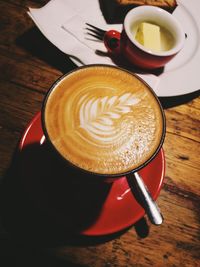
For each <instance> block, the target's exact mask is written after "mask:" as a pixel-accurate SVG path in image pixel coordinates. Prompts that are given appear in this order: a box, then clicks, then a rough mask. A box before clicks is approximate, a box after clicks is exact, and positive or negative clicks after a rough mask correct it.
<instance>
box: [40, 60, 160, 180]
mask: <svg viewBox="0 0 200 267" xmlns="http://www.w3.org/2000/svg"><path fill="white" fill-rule="evenodd" d="M42 126H43V131H44V135H45V137H46V140H47V142H48V143H49V144H50V145H51V147H52V148H53V151H54V152H55V153H57V155H58V157H59V158H60V159H62V160H64V163H65V164H66V166H71V167H72V168H74V169H76V170H77V171H80V173H81V172H82V173H83V174H85V173H86V174H88V175H89V176H91V177H94V179H96V178H95V177H98V179H102V180H104V179H107V178H108V179H115V178H118V177H122V176H124V175H128V174H130V173H132V172H136V171H138V170H139V169H141V168H143V167H144V166H146V165H147V164H148V163H149V162H150V161H151V160H152V159H153V158H154V157H155V156H156V154H157V153H158V152H159V150H160V149H161V146H162V144H163V141H164V136H165V117H164V112H163V109H162V107H161V105H160V103H159V100H158V98H157V97H156V95H155V93H154V92H153V90H152V89H151V88H150V86H149V85H147V84H146V83H145V82H144V81H143V80H142V79H141V78H139V77H138V76H137V75H135V74H133V73H131V72H129V71H127V70H124V69H121V68H119V67H114V66H110V65H88V66H83V67H79V68H77V69H75V70H73V71H71V72H69V73H67V74H65V75H63V76H62V77H60V78H59V79H58V80H57V81H56V82H55V83H54V84H53V86H52V87H51V88H50V90H49V91H48V93H47V95H46V97H45V99H44V102H43V107H42Z"/></svg>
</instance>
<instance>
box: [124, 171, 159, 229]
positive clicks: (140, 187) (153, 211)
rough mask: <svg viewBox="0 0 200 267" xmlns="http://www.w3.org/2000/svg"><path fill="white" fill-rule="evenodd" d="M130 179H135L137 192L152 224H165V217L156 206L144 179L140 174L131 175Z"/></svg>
mask: <svg viewBox="0 0 200 267" xmlns="http://www.w3.org/2000/svg"><path fill="white" fill-rule="evenodd" d="M128 179H134V180H135V181H134V182H135V183H134V184H135V185H136V187H137V191H138V194H139V197H140V200H141V201H142V204H143V205H142V206H143V208H144V209H145V211H146V213H147V216H148V218H149V220H150V221H151V223H153V224H155V225H160V224H162V222H163V216H162V214H161V212H160V210H159V208H158V206H157V204H156V202H155V201H154V200H153V198H152V196H151V194H150V193H149V191H148V189H147V187H146V185H145V184H144V182H143V180H142V177H141V176H140V175H139V173H138V172H135V173H132V174H129V176H128Z"/></svg>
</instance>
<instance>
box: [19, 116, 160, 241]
mask: <svg viewBox="0 0 200 267" xmlns="http://www.w3.org/2000/svg"><path fill="white" fill-rule="evenodd" d="M44 141H45V139H44V135H43V131H42V126H41V113H40V112H39V113H38V114H36V116H35V117H34V118H33V120H32V121H31V122H30V124H29V125H28V127H27V129H26V131H25V133H24V135H23V136H22V139H21V142H20V144H19V151H20V153H23V151H25V150H26V148H27V147H30V146H32V147H34V146H38V147H44ZM24 161H25V162H23V164H21V168H22V169H23V170H22V173H23V174H24V173H25V175H24V176H25V177H26V178H25V179H28V176H29V174H30V173H31V175H36V174H35V171H36V170H37V168H38V170H37V171H38V172H39V171H40V170H39V169H40V168H41V166H42V164H43V163H42V162H41V163H40V164H37V163H35V162H34V160H29V162H28V157H27V156H26V157H25V160H24ZM164 172H165V158H164V152H163V150H162V149H161V150H160V152H159V153H158V155H157V156H156V157H155V159H154V160H153V161H151V163H149V164H148V166H146V167H145V168H143V169H142V170H141V171H139V173H140V175H141V176H142V177H143V180H144V182H145V183H146V185H147V187H148V189H149V191H150V192H151V194H152V197H153V198H154V199H156V198H157V197H158V195H159V192H160V189H161V186H162V183H163V178H164ZM39 186H40V185H38V182H37V186H36V187H37V190H40V188H39ZM29 187H31V186H30V185H29ZM36 187H35V188H36ZM40 191H41V190H40ZM38 195H39V194H38V193H37V194H36V195H34V197H35V200H36V201H38ZM70 200H71V199H70ZM72 201H73V200H72ZM41 202H42V200H40V204H41ZM70 205H71V203H70ZM72 205H73V204H72ZM91 205H92V204H91ZM68 206H69V205H68ZM75 206H76V205H75ZM66 213H67V211H66ZM144 214H145V212H144V210H143V208H142V207H141V206H140V205H139V204H138V203H137V201H136V200H135V198H134V197H133V194H132V192H131V189H130V188H129V185H128V183H127V180H126V177H122V178H120V179H117V180H116V181H115V182H113V183H112V184H111V185H110V188H109V191H108V193H107V195H106V196H105V198H104V200H103V202H102V204H101V206H100V208H99V210H98V215H97V216H96V217H95V220H93V221H92V223H90V224H89V225H87V226H85V228H83V229H81V231H80V232H79V234H82V235H89V236H97V235H98V236H99V235H107V234H112V233H115V232H118V231H121V230H123V229H125V228H127V227H129V226H131V225H133V224H134V223H135V222H137V221H138V220H139V219H140V218H142V217H143V216H144Z"/></svg>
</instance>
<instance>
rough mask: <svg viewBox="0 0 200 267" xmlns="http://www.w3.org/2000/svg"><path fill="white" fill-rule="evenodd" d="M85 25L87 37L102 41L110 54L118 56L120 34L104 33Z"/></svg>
mask: <svg viewBox="0 0 200 267" xmlns="http://www.w3.org/2000/svg"><path fill="white" fill-rule="evenodd" d="M86 25H87V27H86V30H87V31H88V32H87V33H88V35H90V36H92V37H94V38H96V39H97V40H100V41H103V42H104V45H105V47H106V48H107V50H108V52H109V53H110V54H112V55H119V54H120V37H121V34H120V32H118V31H116V30H108V31H105V30H103V29H100V28H98V27H96V26H94V25H92V24H89V23H86Z"/></svg>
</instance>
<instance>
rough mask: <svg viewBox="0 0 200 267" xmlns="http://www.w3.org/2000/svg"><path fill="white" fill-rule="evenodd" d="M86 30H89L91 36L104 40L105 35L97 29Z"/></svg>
mask: <svg viewBox="0 0 200 267" xmlns="http://www.w3.org/2000/svg"><path fill="white" fill-rule="evenodd" d="M86 30H88V34H90V35H91V36H93V37H96V38H98V39H100V40H103V37H104V33H102V32H99V31H97V30H95V29H90V28H86Z"/></svg>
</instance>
